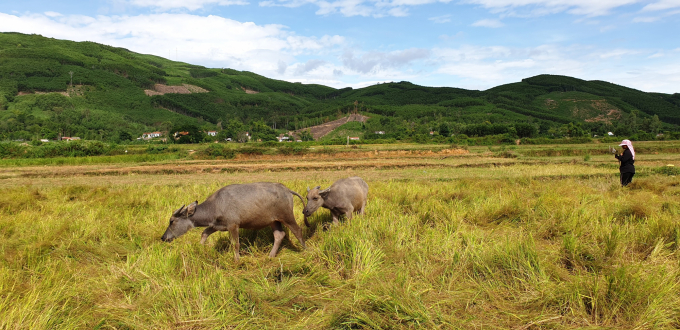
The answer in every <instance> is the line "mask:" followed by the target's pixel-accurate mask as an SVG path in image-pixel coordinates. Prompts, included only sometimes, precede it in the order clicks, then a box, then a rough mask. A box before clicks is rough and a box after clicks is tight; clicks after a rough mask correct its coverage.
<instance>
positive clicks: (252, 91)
mask: <svg viewBox="0 0 680 330" xmlns="http://www.w3.org/2000/svg"><path fill="white" fill-rule="evenodd" d="M241 88H242V89H243V90H244V91H245V92H246V94H258V93H259V92H258V91H254V90H252V89H248V88H245V87H241Z"/></svg>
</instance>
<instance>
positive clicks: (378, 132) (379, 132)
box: [373, 131, 385, 135]
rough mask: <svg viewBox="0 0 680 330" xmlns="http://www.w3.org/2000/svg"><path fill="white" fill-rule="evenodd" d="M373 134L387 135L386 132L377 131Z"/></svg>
mask: <svg viewBox="0 0 680 330" xmlns="http://www.w3.org/2000/svg"><path fill="white" fill-rule="evenodd" d="M373 133H375V134H380V135H385V131H375V132H373Z"/></svg>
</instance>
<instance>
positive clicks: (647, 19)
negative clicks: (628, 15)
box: [633, 16, 661, 23]
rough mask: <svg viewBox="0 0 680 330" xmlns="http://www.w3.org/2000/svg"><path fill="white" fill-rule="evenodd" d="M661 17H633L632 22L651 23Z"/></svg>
mask: <svg viewBox="0 0 680 330" xmlns="http://www.w3.org/2000/svg"><path fill="white" fill-rule="evenodd" d="M660 19H661V17H649V16H646V17H635V18H633V23H653V22H656V21H658V20H660Z"/></svg>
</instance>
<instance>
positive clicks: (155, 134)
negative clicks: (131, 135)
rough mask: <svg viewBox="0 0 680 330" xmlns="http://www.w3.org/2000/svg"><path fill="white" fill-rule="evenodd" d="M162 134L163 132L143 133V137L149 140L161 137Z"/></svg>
mask: <svg viewBox="0 0 680 330" xmlns="http://www.w3.org/2000/svg"><path fill="white" fill-rule="evenodd" d="M160 136H161V132H151V133H143V134H142V139H144V140H149V139H153V138H157V137H160Z"/></svg>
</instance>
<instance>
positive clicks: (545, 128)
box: [0, 33, 680, 140]
mask: <svg viewBox="0 0 680 330" xmlns="http://www.w3.org/2000/svg"><path fill="white" fill-rule="evenodd" d="M158 86H167V90H180V89H182V88H184V89H187V91H186V92H185V91H184V90H183V89H182V92H181V93H173V92H170V93H168V92H159V91H156V89H157V88H160V87H158ZM187 86H193V87H191V88H193V89H194V90H193V91H189V89H188V87H187ZM164 88H166V87H164ZM145 91H146V92H145ZM149 91H152V92H153V93H151V92H149ZM154 91H155V92H154ZM197 91H201V92H197ZM41 93H46V94H41ZM59 93H61V94H59ZM168 110H170V111H168ZM351 112H360V113H363V114H364V115H367V116H370V117H371V119H369V120H368V121H367V122H366V123H365V124H364V125H363V126H362V127H363V128H364V130H365V131H366V132H368V135H367V136H369V137H370V135H371V134H370V133H371V132H374V131H385V132H386V134H385V135H386V136H385V137H392V138H397V139H403V138H409V137H413V136H415V135H427V134H428V133H429V132H431V131H436V132H438V133H440V132H441V133H443V134H445V135H448V136H450V135H453V134H468V135H478V136H479V135H480V134H481V135H488V134H487V133H500V134H516V131H517V128H518V127H519V128H520V130H522V128H521V127H522V125H527V124H528V125H531V126H532V127H534V128H535V132H534V129H529V130H530V131H531V134H530V135H534V136H556V134H557V135H564V134H563V133H560V132H561V131H564V130H565V129H563V126H565V125H567V124H570V123H572V124H574V125H576V126H579V129H580V131H582V132H580V133H578V134H581V135H584V134H585V133H589V134H598V133H599V134H602V133H603V132H605V131H613V130H618V131H619V133H627V134H628V135H630V134H636V133H647V134H653V133H657V132H659V131H660V130H672V131H675V130H678V125H680V94H678V93H676V94H663V93H647V92H642V91H639V90H636V89H633V88H629V87H625V86H619V85H616V84H612V83H608V82H604V81H598V80H593V81H586V80H582V79H578V78H573V77H567V76H556V75H538V76H534V77H529V78H525V79H522V80H521V81H519V82H516V83H510V84H504V85H500V86H496V87H493V88H490V89H487V90H484V91H480V90H466V89H461V88H455V87H426V86H419V85H416V84H413V83H410V82H406V81H402V82H391V83H382V84H376V85H372V86H368V87H364V88H359V89H353V88H350V87H347V88H341V89H336V88H332V87H328V86H323V85H318V84H300V83H291V82H286V81H282V80H275V79H270V78H267V77H264V76H262V75H259V74H256V73H253V72H248V71H238V70H234V69H211V68H206V67H203V66H199V65H193V64H188V63H183V62H176V61H171V60H168V59H165V58H162V57H158V56H154V55H146V54H138V53H135V52H132V51H129V50H127V49H124V48H117V47H111V46H107V45H102V44H98V43H94V42H74V41H68V40H57V39H52V38H46V37H43V36H39V35H25V34H20V33H0V119H1V120H2V122H3V124H0V139H4V140H7V139H35V138H38V137H45V136H47V137H50V138H55V137H58V136H68V135H76V134H77V135H82V136H83V137H84V138H89V139H102V140H116V139H120V138H121V135H126V134H123V132H125V133H129V134H130V135H132V136H135V135H137V136H138V135H141V133H142V132H143V131H150V130H164V131H169V130H171V129H172V128H173V127H176V126H178V125H186V124H190V125H195V126H198V127H201V128H202V129H204V130H207V129H217V130H220V131H222V130H230V132H227V133H225V134H227V135H229V134H231V135H236V134H237V133H238V132H236V131H234V130H239V129H241V130H243V129H247V130H251V131H254V132H265V133H262V134H261V135H262V136H263V137H264V136H266V139H271V137H272V136H274V135H275V134H274V133H275V132H272V131H276V132H278V133H281V132H283V131H287V130H290V131H294V130H300V129H301V128H305V127H309V126H313V125H315V124H319V123H323V122H327V121H331V120H334V119H337V118H340V117H342V116H344V115H346V114H348V113H351ZM239 123H240V124H241V126H239ZM230 125H231V126H230ZM478 125H487V126H489V127H491V126H493V125H496V126H497V127H496V128H494V129H490V128H489V129H486V130H478V129H477V128H478V127H476V126H478ZM501 126H503V127H504V128H498V127H501ZM266 127H269V128H270V130H271V131H270V130H268V129H266ZM273 128H276V130H274V129H273ZM487 128H488V127H487ZM525 128H526V127H525ZM513 130H514V131H515V132H513ZM567 134H572V133H567ZM623 135H626V134H623Z"/></svg>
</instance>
